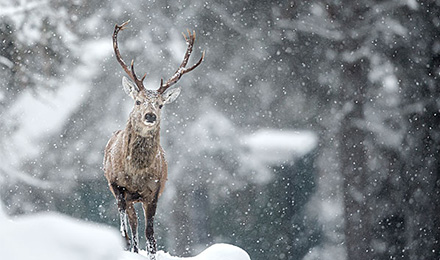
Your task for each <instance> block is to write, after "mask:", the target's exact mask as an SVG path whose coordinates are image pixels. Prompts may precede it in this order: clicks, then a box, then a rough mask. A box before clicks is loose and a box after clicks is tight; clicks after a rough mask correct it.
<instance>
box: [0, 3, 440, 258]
mask: <svg viewBox="0 0 440 260" xmlns="http://www.w3.org/2000/svg"><path fill="white" fill-rule="evenodd" d="M439 14H440V2H439V1H434V0H433V1H426V0H423V1H422V0H420V1H417V0H401V1H395V0H380V1H379V0H376V1H372V0H366V1H348V0H346V1H344V0H327V1H325V0H311V1H299V0H295V1H252V0H248V1H202V0H188V1H156V0H143V1H140V0H136V1H97V0H93V1H85V0H75V1H61V0H41V1H40V0H21V1H14V0H0V86H1V87H0V132H1V134H0V158H1V163H0V198H1V201H2V204H3V207H4V208H5V211H6V212H7V213H8V214H9V215H11V216H15V215H22V214H31V213H35V212H41V211H56V212H62V213H64V214H68V215H70V216H73V217H75V218H80V219H84V220H88V221H93V222H100V223H105V224H108V225H112V226H115V227H117V226H118V225H119V217H118V215H117V207H116V204H115V201H114V198H113V196H112V195H111V193H110V191H109V190H108V187H107V183H106V181H105V178H104V176H103V172H102V170H101V165H102V159H103V150H104V147H105V144H106V142H107V141H108V139H109V138H110V136H111V134H112V132H113V131H115V130H117V129H122V128H124V126H125V123H126V120H127V118H128V114H129V112H130V111H131V108H132V107H133V101H132V100H131V99H130V98H129V97H128V96H126V95H125V93H124V91H123V90H122V88H121V78H122V76H123V75H124V73H123V71H122V69H121V67H120V66H119V64H118V63H117V62H116V59H115V57H114V54H113V49H112V44H111V35H112V33H113V29H114V25H115V24H116V23H118V24H121V23H122V22H124V21H126V20H131V23H130V24H129V25H128V26H127V27H128V28H127V30H124V31H123V32H121V33H120V34H119V46H120V49H121V53H122V56H123V57H124V60H126V61H130V60H131V59H135V63H136V69H137V74H138V75H143V74H144V73H145V72H146V73H147V78H146V80H145V85H146V87H147V88H150V89H157V88H158V87H159V83H160V79H161V78H165V79H167V78H169V77H171V75H172V74H173V73H174V71H175V70H176V69H177V67H178V65H179V64H180V62H181V60H182V58H183V54H184V52H185V50H186V45H185V41H184V39H183V37H182V35H181V32H184V31H186V29H191V30H195V31H196V33H197V40H196V44H195V49H194V52H193V54H192V56H193V57H192V58H193V59H192V60H190V63H194V62H195V61H197V60H198V59H199V57H200V55H201V52H202V50H205V51H206V58H205V60H204V62H203V63H202V65H201V66H199V67H198V68H197V69H196V70H194V71H193V72H191V73H189V74H187V75H185V76H184V77H183V78H182V79H181V80H180V81H179V83H178V84H177V85H178V86H179V87H181V88H182V94H181V95H180V97H179V99H178V100H177V101H176V102H175V103H173V104H170V105H168V106H167V107H166V108H165V110H164V112H163V113H164V115H163V119H162V128H161V129H162V146H163V147H164V149H165V151H166V154H167V159H168V162H169V180H168V182H167V186H166V189H165V193H164V195H163V196H162V197H161V198H160V200H159V206H158V213H157V216H156V229H155V230H156V236H157V239H158V245H159V249H162V250H166V251H169V252H170V253H171V254H174V255H183V256H189V255H194V254H196V253H198V252H200V251H201V250H203V249H204V248H206V247H207V246H208V245H211V244H213V243H218V242H225V243H231V244H234V245H237V246H240V247H241V248H243V249H245V250H246V251H247V252H248V253H249V254H250V256H251V258H252V259H253V260H259V259H306V260H310V259H438V257H439V255H440V219H439V216H440V215H439V212H440V161H439V159H440V158H439V151H440V129H439V128H440V115H439V113H440V111H439V109H440V88H439V84H440V79H439V76H440V67H439V66H440V18H439ZM139 213H140V214H139V215H140V217H141V218H143V215H142V212H139ZM142 222H143V221H141V223H142ZM140 230H143V228H142V227H141V229H140ZM141 233H143V232H141ZM141 239H142V240H141V244H142V243H144V238H141Z"/></svg>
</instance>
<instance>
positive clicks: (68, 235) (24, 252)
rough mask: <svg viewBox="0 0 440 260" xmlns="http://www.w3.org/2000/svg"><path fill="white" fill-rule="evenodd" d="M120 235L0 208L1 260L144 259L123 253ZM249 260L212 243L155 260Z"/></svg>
mask: <svg viewBox="0 0 440 260" xmlns="http://www.w3.org/2000/svg"><path fill="white" fill-rule="evenodd" d="M121 242H122V241H121V238H120V235H119V233H118V232H117V231H116V230H114V229H111V228H108V227H105V226H102V225H97V224H90V223H86V222H84V221H80V220H77V219H73V218H70V217H67V216H63V215H61V214H56V213H40V214H35V215H26V216H22V217H18V218H15V219H13V220H11V219H9V218H8V217H7V216H6V215H5V214H4V213H3V212H2V209H1V205H0V259H5V260H12V259H13V260H29V259H35V260H40V259H41V260H43V259H44V260H59V259H63V260H83V259H91V260H101V259H102V260H146V259H148V257H147V256H146V252H145V251H141V254H135V253H131V252H124V251H123V250H122V246H121V245H122V243H121ZM179 259H183V260H185V259H186V260H250V257H249V255H248V254H247V253H246V252H245V251H244V250H243V249H241V248H239V247H236V246H232V245H228V244H215V245H213V246H211V247H209V248H208V249H206V250H205V251H203V252H202V253H200V254H199V255H198V256H195V257H188V258H180V257H175V256H171V255H169V254H168V253H165V252H163V251H159V252H158V253H157V260H179Z"/></svg>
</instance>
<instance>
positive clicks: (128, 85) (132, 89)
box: [122, 76, 139, 99]
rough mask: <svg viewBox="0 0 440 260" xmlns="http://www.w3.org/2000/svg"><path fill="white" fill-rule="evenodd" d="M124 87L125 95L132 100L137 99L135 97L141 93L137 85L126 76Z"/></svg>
mask: <svg viewBox="0 0 440 260" xmlns="http://www.w3.org/2000/svg"><path fill="white" fill-rule="evenodd" d="M122 87H123V88H124V91H125V93H127V95H129V96H130V97H131V98H132V99H135V96H136V95H137V94H138V92H139V90H138V88H137V87H136V85H135V84H134V83H133V82H131V81H130V80H129V79H128V78H127V77H125V76H123V77H122Z"/></svg>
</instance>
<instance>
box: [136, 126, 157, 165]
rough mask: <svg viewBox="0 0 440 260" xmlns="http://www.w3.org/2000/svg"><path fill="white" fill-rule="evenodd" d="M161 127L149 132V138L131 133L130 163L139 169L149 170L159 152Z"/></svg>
mask: <svg viewBox="0 0 440 260" xmlns="http://www.w3.org/2000/svg"><path fill="white" fill-rule="evenodd" d="M159 144H160V127H157V128H156V129H154V130H151V131H150V132H149V135H147V136H141V135H139V134H137V133H136V132H135V131H129V136H128V156H129V158H130V163H131V165H132V166H134V167H135V168H137V169H145V168H148V167H149V166H150V165H151V164H152V163H153V162H154V159H155V157H156V155H157V154H158V152H159Z"/></svg>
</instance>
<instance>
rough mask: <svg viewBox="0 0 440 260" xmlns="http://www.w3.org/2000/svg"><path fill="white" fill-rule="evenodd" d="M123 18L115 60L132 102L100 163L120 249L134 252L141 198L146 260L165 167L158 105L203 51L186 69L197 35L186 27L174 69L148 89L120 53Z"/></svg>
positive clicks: (152, 247) (172, 95)
mask: <svg viewBox="0 0 440 260" xmlns="http://www.w3.org/2000/svg"><path fill="white" fill-rule="evenodd" d="M128 22H129V21H127V22H125V23H123V24H122V25H117V24H116V25H115V30H114V32H113V49H114V51H115V55H116V59H117V61H118V62H119V64H120V65H121V66H122V68H123V69H124V71H125V72H126V73H127V75H128V77H129V78H130V79H131V81H130V80H129V79H127V78H126V77H123V78H122V86H123V89H124V91H125V92H126V93H127V94H128V95H129V96H130V97H131V98H132V99H133V100H134V107H133V110H132V111H131V113H130V115H129V118H128V121H127V124H126V126H125V129H124V130H119V131H116V132H115V133H114V134H113V136H112V137H111V138H110V140H109V141H108V143H107V146H106V148H105V154H104V167H103V168H104V173H105V177H106V179H107V181H108V185H109V188H110V191H111V192H112V193H113V195H114V196H115V198H116V200H117V204H118V210H119V215H120V222H121V223H120V224H121V226H120V227H121V233H122V236H123V238H124V239H125V243H126V246H125V249H126V250H130V248H132V251H133V252H138V251H139V246H138V244H139V238H138V231H137V226H138V219H137V215H136V211H135V208H134V203H137V202H140V203H142V207H143V209H144V215H145V226H146V229H145V237H146V240H147V245H146V248H147V252H148V254H149V255H150V258H151V259H155V254H156V240H155V238H154V229H153V222H154V215H155V214H156V207H157V201H158V198H159V196H160V195H161V194H162V192H163V190H164V187H165V182H166V180H167V167H168V166H167V162H166V160H165V154H164V151H163V149H162V147H161V145H160V120H161V109H162V107H163V105H165V104H168V103H171V102H173V101H174V100H175V99H176V98H177V97H178V96H179V94H180V88H170V87H171V86H172V85H174V84H175V83H176V82H177V81H178V80H179V79H180V78H181V77H182V75H184V74H186V73H188V72H190V71H192V70H193V69H195V68H196V67H197V66H199V65H200V63H201V62H202V61H203V59H204V56H205V53H204V52H202V57H201V58H200V60H199V61H198V62H197V63H196V64H194V65H193V66H192V67H189V68H186V65H187V63H188V60H189V57H190V55H191V52H192V49H193V45H194V41H195V38H196V35H195V32H193V33H191V32H190V31H189V30H188V35H185V34H183V36H184V38H185V41H186V43H187V45H188V47H187V50H186V53H185V56H184V58H183V61H182V63H181V64H180V66H179V68H178V69H177V71H176V72H175V73H174V75H173V76H172V77H171V78H170V79H169V80H167V81H166V82H165V83H164V81H163V79H162V80H161V82H160V87H159V89H157V90H147V89H145V87H144V84H143V81H144V79H145V76H146V74H145V75H144V76H143V77H142V78H141V79H139V78H138V77H137V76H136V73H135V70H134V64H133V63H134V62H133V60H132V61H131V68H130V69H129V68H128V66H127V64H126V63H125V62H124V61H123V59H122V58H121V54H120V52H119V48H118V38H117V37H118V33H119V31H122V30H124V29H125V26H126V25H127V23H128ZM127 216H128V224H129V225H130V229H131V234H132V238H131V239H130V237H129V236H128V232H127Z"/></svg>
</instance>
